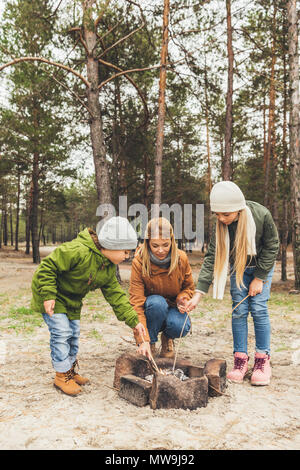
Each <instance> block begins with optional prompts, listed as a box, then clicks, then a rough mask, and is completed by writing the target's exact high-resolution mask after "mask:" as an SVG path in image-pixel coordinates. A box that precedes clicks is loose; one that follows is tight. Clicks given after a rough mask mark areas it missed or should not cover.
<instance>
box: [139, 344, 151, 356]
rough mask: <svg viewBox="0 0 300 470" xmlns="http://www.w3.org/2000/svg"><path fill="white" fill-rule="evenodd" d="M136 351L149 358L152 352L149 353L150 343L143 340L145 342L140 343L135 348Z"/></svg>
mask: <svg viewBox="0 0 300 470" xmlns="http://www.w3.org/2000/svg"><path fill="white" fill-rule="evenodd" d="M137 353H138V354H142V355H143V356H146V357H148V358H149V359H151V358H152V354H151V349H150V343H148V342H145V343H142V344H140V345H139V347H138V349H137Z"/></svg>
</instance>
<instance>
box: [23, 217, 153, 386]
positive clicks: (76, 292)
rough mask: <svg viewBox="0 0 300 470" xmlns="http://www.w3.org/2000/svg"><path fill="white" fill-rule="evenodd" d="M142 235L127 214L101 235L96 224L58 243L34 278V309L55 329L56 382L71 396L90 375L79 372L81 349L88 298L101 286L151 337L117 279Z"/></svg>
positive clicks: (121, 316) (125, 317)
mask: <svg viewBox="0 0 300 470" xmlns="http://www.w3.org/2000/svg"><path fill="white" fill-rule="evenodd" d="M136 245H137V237H136V233H135V231H134V229H133V228H132V226H131V225H130V224H129V222H128V221H127V219H125V218H123V217H112V218H111V219H109V220H108V221H107V222H105V223H104V225H103V227H102V229H101V230H100V232H99V235H98V236H97V234H96V232H94V231H93V230H91V229H87V228H86V229H85V230H84V231H82V232H80V233H79V235H78V237H77V238H76V239H74V240H72V241H71V242H66V243H63V244H62V245H60V246H59V247H57V248H56V249H55V250H54V251H53V252H52V253H51V254H50V255H49V256H47V257H46V258H45V259H44V260H43V261H42V262H41V264H40V266H39V267H38V269H37V270H36V272H35V273H34V276H33V279H32V302H31V306H32V309H33V310H34V311H37V312H40V313H42V314H43V318H44V320H45V322H46V324H47V326H48V328H49V332H50V349H51V358H52V365H53V367H54V369H55V371H56V377H55V380H54V385H55V386H56V387H58V388H59V389H61V390H62V391H63V392H64V393H67V394H68V395H77V394H78V393H80V391H81V388H80V385H84V384H86V383H87V382H88V379H86V378H84V377H82V376H80V375H79V374H78V373H76V372H75V366H76V365H78V363H77V353H78V348H79V334H80V312H81V307H82V299H83V298H84V297H85V296H86V294H87V293H88V292H89V291H90V290H95V289H97V288H100V289H101V291H102V293H103V296H104V298H105V299H106V300H107V302H108V303H109V304H110V305H111V306H112V308H113V310H114V313H115V315H116V316H117V318H118V320H120V321H125V323H126V324H127V325H128V326H129V327H131V328H133V329H134V331H135V332H136V333H138V334H142V335H144V336H145V333H146V332H145V328H144V326H143V325H142V324H141V323H139V320H138V317H137V314H136V312H135V311H134V309H133V308H132V307H131V305H130V303H129V300H128V298H127V296H126V294H125V292H124V291H123V290H122V289H121V287H120V285H119V283H118V281H117V279H116V265H117V264H119V263H121V262H122V261H124V260H125V259H126V258H128V256H129V252H130V250H132V249H135V248H136Z"/></svg>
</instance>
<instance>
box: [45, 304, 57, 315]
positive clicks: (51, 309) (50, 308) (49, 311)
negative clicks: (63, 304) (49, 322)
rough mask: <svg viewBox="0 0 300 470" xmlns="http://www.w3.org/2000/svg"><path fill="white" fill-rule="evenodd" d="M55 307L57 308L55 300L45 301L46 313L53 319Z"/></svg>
mask: <svg viewBox="0 0 300 470" xmlns="http://www.w3.org/2000/svg"><path fill="white" fill-rule="evenodd" d="M54 307H55V300H45V302H44V308H45V312H46V313H47V314H48V315H49V317H52V315H53V313H54Z"/></svg>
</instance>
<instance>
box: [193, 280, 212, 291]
mask: <svg viewBox="0 0 300 470" xmlns="http://www.w3.org/2000/svg"><path fill="white" fill-rule="evenodd" d="M209 286H210V283H209V282H206V281H198V284H197V286H196V289H195V290H198V291H201V292H204V293H205V294H207V292H208V289H209Z"/></svg>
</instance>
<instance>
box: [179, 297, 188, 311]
mask: <svg viewBox="0 0 300 470" xmlns="http://www.w3.org/2000/svg"><path fill="white" fill-rule="evenodd" d="M187 303H188V300H187V299H185V298H183V299H179V300H178V302H177V308H178V310H179V312H180V313H185V312H186V308H187Z"/></svg>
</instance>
